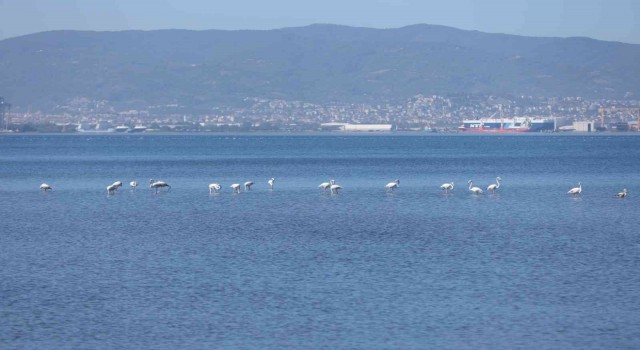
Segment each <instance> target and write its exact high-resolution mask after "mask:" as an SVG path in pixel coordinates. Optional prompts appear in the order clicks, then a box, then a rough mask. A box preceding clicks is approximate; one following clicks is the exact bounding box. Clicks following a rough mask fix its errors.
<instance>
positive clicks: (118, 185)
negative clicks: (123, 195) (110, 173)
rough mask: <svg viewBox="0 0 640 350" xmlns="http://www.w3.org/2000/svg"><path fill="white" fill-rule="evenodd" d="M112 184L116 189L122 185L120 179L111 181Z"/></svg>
mask: <svg viewBox="0 0 640 350" xmlns="http://www.w3.org/2000/svg"><path fill="white" fill-rule="evenodd" d="M113 186H116V189H118V188H120V187H122V181H116V182H114V183H113Z"/></svg>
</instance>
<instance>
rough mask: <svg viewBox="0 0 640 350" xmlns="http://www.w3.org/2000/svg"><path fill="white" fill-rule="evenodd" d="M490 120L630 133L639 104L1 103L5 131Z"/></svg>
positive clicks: (420, 126)
mask: <svg viewBox="0 0 640 350" xmlns="http://www.w3.org/2000/svg"><path fill="white" fill-rule="evenodd" d="M490 118H493V119H494V120H495V119H507V118H532V119H533V118H545V119H547V120H553V127H552V130H546V131H605V130H615V131H637V130H638V120H639V119H640V100H636V99H631V98H628V99H622V100H606V99H602V100H590V99H585V98H582V97H562V98H561V97H553V98H540V97H532V96H518V97H511V96H509V97H505V96H492V95H450V96H439V95H430V96H425V95H416V96H413V97H411V98H409V99H406V100H404V101H399V102H395V103H391V102H387V103H379V104H371V103H369V104H367V103H360V104H357V103H352V104H339V103H335V104H319V103H310V102H303V101H286V100H277V99H265V98H246V99H245V100H244V104H243V105H242V106H240V107H229V106H214V107H211V109H210V111H208V112H207V113H194V112H193V111H192V110H191V109H190V108H189V107H188V106H183V105H180V104H177V103H170V104H165V105H154V106H147V107H146V108H141V109H125V110H123V109H119V108H118V107H116V106H115V105H114V104H112V103H110V101H106V100H92V99H88V98H83V97H77V98H74V99H73V100H71V101H69V102H68V103H66V104H64V105H59V106H55V108H52V110H51V111H40V110H31V109H30V108H29V107H26V106H12V105H11V103H10V101H7V100H5V99H4V98H2V97H0V130H3V131H4V132H46V133H58V132H63V133H71V132H103V133H107V132H250V131H263V132H267V131H275V132H305V131H373V132H385V131H416V132H421V131H422V132H424V131H428V132H458V131H459V130H460V126H461V125H462V123H463V121H465V120H483V119H490ZM585 123H586V124H585ZM584 125H588V128H586V127H584V128H583V127H582V126H584ZM585 128H586V129H585Z"/></svg>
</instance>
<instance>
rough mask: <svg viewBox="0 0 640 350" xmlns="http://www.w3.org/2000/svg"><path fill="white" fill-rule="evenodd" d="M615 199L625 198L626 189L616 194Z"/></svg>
mask: <svg viewBox="0 0 640 350" xmlns="http://www.w3.org/2000/svg"><path fill="white" fill-rule="evenodd" d="M616 197H618V198H627V189H626V188H625V189H623V190H622V192H618V193H617V194H616Z"/></svg>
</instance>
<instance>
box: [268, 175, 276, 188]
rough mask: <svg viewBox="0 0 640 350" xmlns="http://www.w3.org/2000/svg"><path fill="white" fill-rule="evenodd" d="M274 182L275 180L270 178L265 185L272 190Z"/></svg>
mask: <svg viewBox="0 0 640 350" xmlns="http://www.w3.org/2000/svg"><path fill="white" fill-rule="evenodd" d="M275 182H276V179H275V178H273V177H272V178H270V179H269V181H267V183H268V184H269V188H270V189H273V184H274V183H275Z"/></svg>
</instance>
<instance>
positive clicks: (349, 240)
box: [0, 134, 640, 349]
mask: <svg viewBox="0 0 640 350" xmlns="http://www.w3.org/2000/svg"><path fill="white" fill-rule="evenodd" d="M639 165H640V137H634V136H606V135H599V136H558V135H521V136H510V135H509V136H462V135H393V136H379V135H375V136H369V135H366V136H340V135H335V134H332V135H303V136H300V135H220V136H211V135H110V136H105V135H88V136H87V135H35V136H25V135H20V136H18V135H1V136H0V348H2V349H212V348H219V349H223V348H224V349H229V348H239V349H432V348H437V349H637V348H640V293H639V290H640V233H639V232H640V231H639V230H638V227H639V223H640V218H639V217H640V216H639V212H640V174H639V171H638V170H639V169H640V167H639ZM496 176H500V177H502V179H503V182H502V186H501V187H500V189H499V190H498V192H497V193H495V194H489V193H485V194H483V195H473V194H471V193H470V192H469V191H468V189H467V184H466V182H467V180H470V179H472V180H474V181H475V184H477V185H478V186H481V187H486V186H487V185H489V184H491V183H494V182H495V177H496ZM271 177H275V178H276V185H275V188H274V190H273V191H271V190H269V189H268V186H267V184H266V181H267V180H268V179H269V178H271ZM150 178H154V179H157V180H163V181H166V182H168V183H169V184H171V186H172V189H171V190H170V191H163V190H161V191H159V193H158V194H155V193H154V192H153V191H151V190H150V189H149V188H148V187H147V183H148V180H149V179H150ZM396 178H398V179H400V181H401V184H400V188H399V189H398V190H397V191H395V192H393V193H385V191H384V188H383V187H384V185H385V184H386V183H388V182H390V181H392V180H394V179H396ZM329 179H336V180H337V182H338V183H339V184H340V185H341V186H343V190H342V192H340V193H339V194H337V195H331V194H328V193H323V192H322V191H321V190H320V189H319V188H318V187H317V186H318V184H319V183H321V182H324V181H328V180H329ZM117 180H121V181H123V182H124V183H125V187H123V188H122V189H120V190H119V191H118V192H117V193H115V194H114V195H111V196H109V195H107V193H106V187H107V186H108V185H109V184H111V183H113V182H114V181H117ZM131 180H137V181H138V182H139V183H140V184H141V186H139V187H138V189H137V190H136V191H131V190H130V189H129V188H128V186H127V185H126V184H128V182H129V181H131ZM247 180H252V181H254V182H255V185H254V187H253V190H252V191H250V192H244V191H243V192H242V193H240V194H233V193H232V192H231V188H230V187H229V185H230V184H232V183H243V182H244V181H247ZM450 181H454V182H455V184H456V187H455V189H454V190H453V191H452V193H450V194H443V193H442V192H441V191H440V190H439V186H440V184H442V183H444V182H450ZM579 181H580V182H581V183H582V186H583V193H582V195H581V196H577V197H573V196H570V195H568V194H566V192H567V190H569V189H570V188H572V187H575V186H577V184H578V182H579ZM43 182H46V183H48V184H50V185H52V186H53V188H54V190H53V191H51V192H48V193H44V192H42V191H40V190H39V189H38V187H39V185H40V184H41V183H43ZM212 182H219V183H221V184H222V185H223V188H222V192H221V193H219V194H213V195H210V194H209V193H208V187H207V186H208V184H209V183H212ZM625 187H626V188H627V189H628V190H629V197H628V198H626V199H619V198H615V197H614V194H615V193H617V192H619V191H621V190H622V189H623V188H625Z"/></svg>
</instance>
